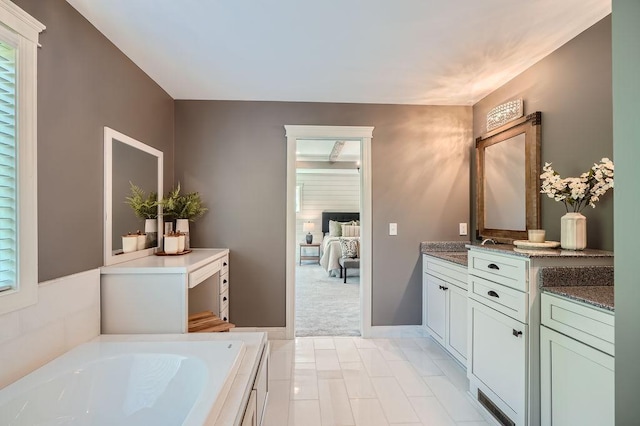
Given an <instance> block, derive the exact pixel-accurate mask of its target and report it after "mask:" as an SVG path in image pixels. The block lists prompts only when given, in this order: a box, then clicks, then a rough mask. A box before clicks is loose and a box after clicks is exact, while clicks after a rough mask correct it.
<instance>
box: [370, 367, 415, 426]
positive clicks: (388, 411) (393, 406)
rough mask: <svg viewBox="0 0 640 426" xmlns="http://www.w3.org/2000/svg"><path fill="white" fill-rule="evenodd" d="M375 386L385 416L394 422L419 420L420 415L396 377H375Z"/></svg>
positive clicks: (373, 379)
mask: <svg viewBox="0 0 640 426" xmlns="http://www.w3.org/2000/svg"><path fill="white" fill-rule="evenodd" d="M371 382H372V383H373V387H374V389H375V390H376V394H378V400H379V401H380V405H382V411H384V414H385V417H386V418H387V420H388V421H389V422H393V423H409V422H418V421H419V419H418V416H417V415H416V413H415V411H414V410H413V408H412V406H411V403H410V402H409V400H408V399H407V397H406V396H405V395H404V392H403V391H402V388H401V387H400V385H399V384H398V381H397V380H396V379H395V377H373V378H372V379H371Z"/></svg>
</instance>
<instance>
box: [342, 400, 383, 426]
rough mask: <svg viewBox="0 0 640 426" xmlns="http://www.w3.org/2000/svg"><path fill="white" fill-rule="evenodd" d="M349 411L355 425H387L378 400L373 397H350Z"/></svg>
mask: <svg viewBox="0 0 640 426" xmlns="http://www.w3.org/2000/svg"><path fill="white" fill-rule="evenodd" d="M351 411H352V413H353V419H354V420H355V422H356V425H357V426H388V424H389V423H387V420H386V417H385V415H384V411H382V406H381V405H380V401H379V400H378V399H376V398H374V399H352V400H351Z"/></svg>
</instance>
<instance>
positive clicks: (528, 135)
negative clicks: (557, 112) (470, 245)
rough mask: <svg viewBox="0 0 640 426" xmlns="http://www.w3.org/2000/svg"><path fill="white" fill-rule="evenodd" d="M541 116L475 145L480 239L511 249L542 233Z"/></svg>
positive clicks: (497, 131)
mask: <svg viewBox="0 0 640 426" xmlns="http://www.w3.org/2000/svg"><path fill="white" fill-rule="evenodd" d="M541 125H542V114H541V113H540V112H539V111H538V112H534V113H533V114H529V115H527V116H525V117H522V118H519V119H517V120H515V121H513V122H511V123H508V124H505V125H504V126H502V127H499V128H498V129H495V130H493V131H491V132H489V133H487V134H486V135H484V136H481V137H479V138H477V139H476V185H477V195H476V204H477V210H476V211H477V225H478V226H477V227H478V230H477V238H478V239H480V238H492V239H494V240H496V241H498V242H505V243H511V242H513V241H514V240H526V239H528V235H527V231H528V230H529V229H539V228H540V137H541Z"/></svg>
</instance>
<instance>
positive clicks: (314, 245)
mask: <svg viewBox="0 0 640 426" xmlns="http://www.w3.org/2000/svg"><path fill="white" fill-rule="evenodd" d="M309 247H315V248H317V249H318V254H317V255H315V256H303V255H302V249H305V248H309ZM303 260H315V261H316V262H318V265H319V264H320V243H311V244H307V243H300V265H302V261H303Z"/></svg>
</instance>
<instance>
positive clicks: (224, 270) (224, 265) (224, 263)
mask: <svg viewBox="0 0 640 426" xmlns="http://www.w3.org/2000/svg"><path fill="white" fill-rule="evenodd" d="M220 265H221V266H220V268H221V269H220V275H224V274H228V273H229V255H228V254H227V255H225V256H224V257H223V258H222V259H220Z"/></svg>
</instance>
